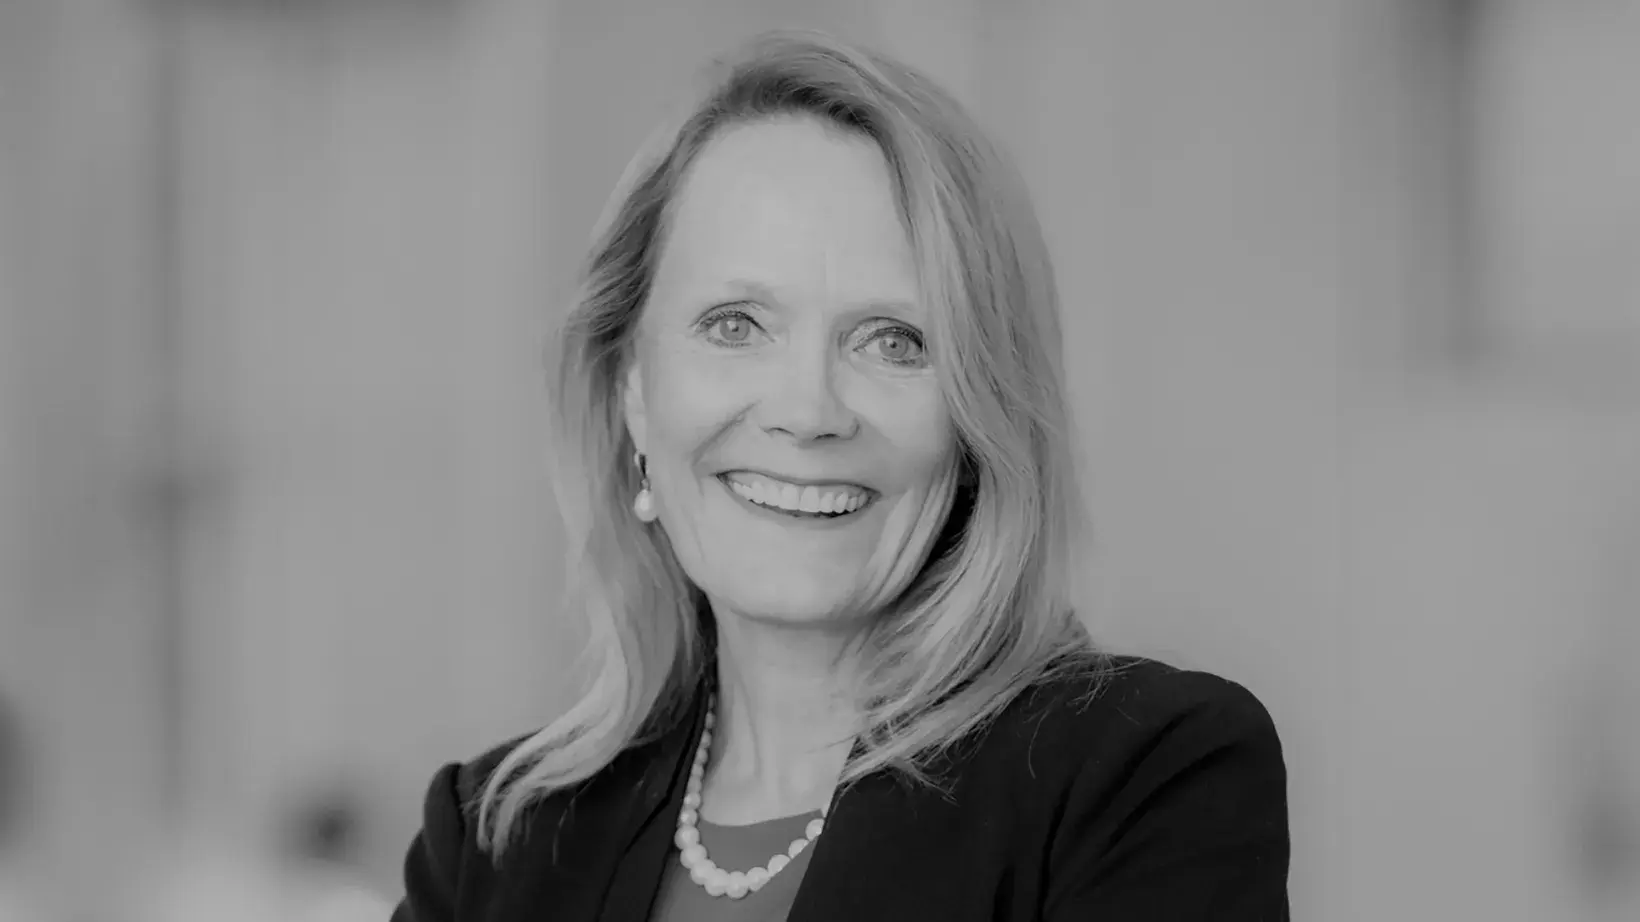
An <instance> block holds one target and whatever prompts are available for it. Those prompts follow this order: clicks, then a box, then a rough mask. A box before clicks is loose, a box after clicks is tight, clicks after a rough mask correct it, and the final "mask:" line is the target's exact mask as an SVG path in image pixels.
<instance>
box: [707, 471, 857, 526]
mask: <svg viewBox="0 0 1640 922" xmlns="http://www.w3.org/2000/svg"><path fill="white" fill-rule="evenodd" d="M718 480H720V481H722V482H723V485H724V486H726V487H728V488H729V491H730V492H731V493H733V494H735V495H736V496H738V497H740V498H741V499H742V500H745V501H746V502H747V503H749V504H751V505H753V506H756V507H757V508H759V509H763V510H767V511H769V512H773V513H776V514H779V515H783V516H787V517H790V518H794V519H814V520H822V521H835V520H839V519H846V518H850V517H852V516H855V515H858V514H859V513H860V511H861V510H863V509H865V508H867V507H868V506H870V505H871V504H872V502H873V501H874V500H875V499H876V497H877V494H876V491H874V490H872V489H871V488H870V487H865V486H861V485H859V484H855V483H841V482H839V483H807V484H802V483H793V482H791V481H787V480H781V479H778V478H775V477H770V476H768V475H766V474H759V473H755V472H753V471H727V472H725V473H722V474H719V475H718Z"/></svg>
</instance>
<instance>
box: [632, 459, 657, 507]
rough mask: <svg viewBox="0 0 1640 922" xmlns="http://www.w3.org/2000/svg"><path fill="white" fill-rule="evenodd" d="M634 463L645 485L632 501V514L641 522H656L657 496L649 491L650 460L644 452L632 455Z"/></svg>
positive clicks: (639, 489)
mask: <svg viewBox="0 0 1640 922" xmlns="http://www.w3.org/2000/svg"><path fill="white" fill-rule="evenodd" d="M632 463H633V464H634V465H635V466H636V467H637V468H638V476H639V477H641V478H643V485H642V486H641V487H639V488H638V495H637V496H636V497H635V498H634V499H633V500H632V512H633V514H634V515H636V516H637V517H638V521H640V522H653V521H655V494H654V492H653V491H651V490H650V489H649V459H648V458H645V457H644V454H643V452H641V451H635V452H633V453H632Z"/></svg>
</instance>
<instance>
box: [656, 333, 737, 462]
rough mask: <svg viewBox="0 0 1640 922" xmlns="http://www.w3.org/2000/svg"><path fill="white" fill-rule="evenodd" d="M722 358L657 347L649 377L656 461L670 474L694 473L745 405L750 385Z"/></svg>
mask: <svg viewBox="0 0 1640 922" xmlns="http://www.w3.org/2000/svg"><path fill="white" fill-rule="evenodd" d="M731 370H732V369H726V368H725V367H724V363H722V362H703V361H702V360H701V356H698V355H692V354H690V353H689V352H688V351H686V350H681V349H675V348H674V349H671V350H661V349H657V350H656V351H655V353H654V355H653V356H652V357H651V363H650V366H649V368H648V369H646V372H647V373H646V375H645V378H644V406H645V408H646V414H645V417H646V420H647V423H648V432H649V444H650V455H651V458H652V462H653V463H656V464H658V465H659V466H660V467H661V468H662V469H663V470H664V472H665V473H664V476H667V477H690V476H693V475H692V472H691V470H690V468H691V466H692V461H693V458H694V457H695V455H696V453H697V452H698V451H699V450H700V449H702V448H703V447H705V445H706V444H707V443H708V442H710V441H711V439H712V438H713V437H714V436H716V435H717V434H719V433H720V432H721V431H722V430H723V428H724V426H726V425H727V424H728V423H729V422H730V421H731V420H733V419H734V418H735V416H736V415H738V414H739V413H740V412H741V411H742V410H743V409H744V405H745V394H746V386H745V384H744V383H743V382H740V381H737V380H736V379H735V377H733V376H732V375H731V374H729V372H730V371H731Z"/></svg>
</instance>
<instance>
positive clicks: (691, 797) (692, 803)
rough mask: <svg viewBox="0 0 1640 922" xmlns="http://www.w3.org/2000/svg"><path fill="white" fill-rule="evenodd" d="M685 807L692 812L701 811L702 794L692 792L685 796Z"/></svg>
mask: <svg viewBox="0 0 1640 922" xmlns="http://www.w3.org/2000/svg"><path fill="white" fill-rule="evenodd" d="M683 805H684V806H685V807H688V808H689V809H691V810H699V809H700V792H699V791H691V792H690V793H688V794H685V795H683Z"/></svg>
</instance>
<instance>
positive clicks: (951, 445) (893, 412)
mask: <svg viewBox="0 0 1640 922" xmlns="http://www.w3.org/2000/svg"><path fill="white" fill-rule="evenodd" d="M854 405H855V406H856V408H857V412H858V413H859V414H860V417H861V419H862V421H863V422H865V423H866V425H867V427H868V428H869V429H871V430H873V431H875V432H876V433H878V434H879V436H880V437H881V438H882V440H883V441H884V442H886V443H887V445H888V448H887V451H886V452H885V454H886V457H887V458H889V459H892V460H891V461H890V464H889V465H888V466H885V469H884V471H883V473H885V474H892V475H893V476H894V477H895V478H896V479H899V480H900V481H901V485H902V487H904V488H908V489H914V488H918V487H926V486H927V485H928V484H929V483H931V482H932V481H933V480H935V479H936V478H937V476H938V474H939V472H940V471H941V470H942V469H943V468H944V467H945V466H946V465H947V464H949V463H950V461H951V458H952V457H953V455H954V453H955V450H956V429H955V427H954V426H953V425H952V421H951V414H950V411H949V410H948V409H947V408H946V404H945V396H944V394H942V393H941V392H940V389H939V386H938V384H936V383H935V382H934V381H933V380H932V379H909V380H905V381H890V382H883V381H867V382H862V384H861V386H860V389H859V392H858V397H857V399H855V400H854Z"/></svg>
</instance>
